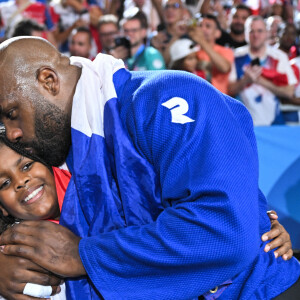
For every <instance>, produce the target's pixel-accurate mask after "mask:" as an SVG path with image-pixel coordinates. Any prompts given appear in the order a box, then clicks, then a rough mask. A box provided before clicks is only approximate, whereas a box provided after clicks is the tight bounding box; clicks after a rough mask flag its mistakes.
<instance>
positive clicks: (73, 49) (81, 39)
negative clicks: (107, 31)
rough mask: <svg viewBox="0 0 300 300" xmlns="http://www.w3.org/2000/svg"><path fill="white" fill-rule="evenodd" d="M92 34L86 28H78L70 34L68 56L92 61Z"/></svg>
mask: <svg viewBox="0 0 300 300" xmlns="http://www.w3.org/2000/svg"><path fill="white" fill-rule="evenodd" d="M92 39H93V37H92V34H91V31H90V29H89V28H88V27H78V28H77V29H74V30H73V31H72V33H71V38H70V46H69V49H70V56H81V57H85V58H89V59H91V60H93V58H94V57H91V53H90V52H91V49H92Z"/></svg>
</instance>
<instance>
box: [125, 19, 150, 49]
mask: <svg viewBox="0 0 300 300" xmlns="http://www.w3.org/2000/svg"><path fill="white" fill-rule="evenodd" d="M123 31H124V35H125V36H127V37H128V38H129V40H130V44H131V47H136V46H139V45H141V44H143V42H144V38H145V37H146V30H145V29H143V28H142V27H141V22H140V21H139V20H130V21H127V22H126V23H124V25H123Z"/></svg>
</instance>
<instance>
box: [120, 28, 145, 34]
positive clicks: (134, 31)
mask: <svg viewBox="0 0 300 300" xmlns="http://www.w3.org/2000/svg"><path fill="white" fill-rule="evenodd" d="M140 30H141V28H132V29H124V30H123V31H124V33H125V34H128V33H131V32H132V33H136V32H138V31H140Z"/></svg>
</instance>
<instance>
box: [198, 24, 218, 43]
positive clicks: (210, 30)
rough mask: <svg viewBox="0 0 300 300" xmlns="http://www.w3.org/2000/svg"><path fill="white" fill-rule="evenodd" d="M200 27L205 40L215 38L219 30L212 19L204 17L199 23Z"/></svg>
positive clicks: (208, 40)
mask: <svg viewBox="0 0 300 300" xmlns="http://www.w3.org/2000/svg"><path fill="white" fill-rule="evenodd" d="M200 27H201V29H202V32H203V35H204V38H205V40H206V41H207V42H214V41H215V40H216V38H217V33H218V32H219V30H218V28H217V25H216V23H215V21H214V20H211V19H207V18H204V19H203V20H202V21H201V23H200Z"/></svg>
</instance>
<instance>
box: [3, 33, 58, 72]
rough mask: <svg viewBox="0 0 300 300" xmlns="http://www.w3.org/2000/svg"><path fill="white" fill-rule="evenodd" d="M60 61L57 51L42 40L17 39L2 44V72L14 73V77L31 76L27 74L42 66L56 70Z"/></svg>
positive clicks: (32, 38) (33, 38)
mask: <svg viewBox="0 0 300 300" xmlns="http://www.w3.org/2000/svg"><path fill="white" fill-rule="evenodd" d="M60 60H61V54H60V53H59V52H58V51H57V49H56V48H55V47H54V46H53V45H52V44H51V43H49V42H48V41H46V40H44V39H42V38H38V37H16V38H11V39H8V40H6V41H4V42H3V43H1V44H0V68H2V70H1V72H3V71H4V72H6V71H12V72H13V73H14V76H18V75H23V76H30V74H26V72H29V73H31V72H35V71H36V70H38V69H39V68H40V67H42V66H49V67H52V68H54V69H56V68H57V67H58V66H59V65H60ZM30 71H31V72H30Z"/></svg>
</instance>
